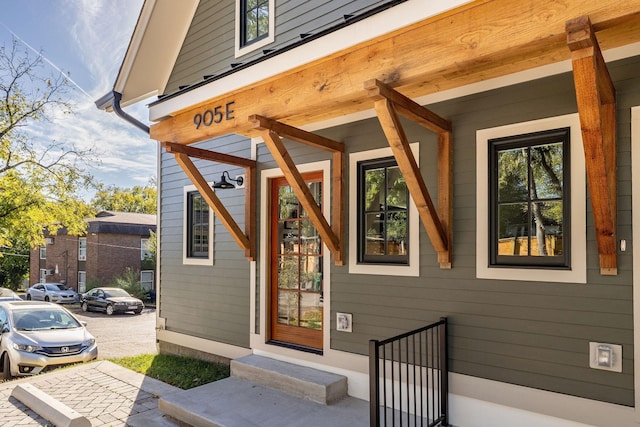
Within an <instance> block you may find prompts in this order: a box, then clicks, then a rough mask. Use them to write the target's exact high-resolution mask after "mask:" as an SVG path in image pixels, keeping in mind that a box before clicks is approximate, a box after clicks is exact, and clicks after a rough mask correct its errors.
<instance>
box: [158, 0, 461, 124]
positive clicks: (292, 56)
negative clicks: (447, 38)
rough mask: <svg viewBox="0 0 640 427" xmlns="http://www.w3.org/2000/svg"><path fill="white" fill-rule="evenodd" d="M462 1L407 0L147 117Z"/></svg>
mask: <svg viewBox="0 0 640 427" xmlns="http://www.w3.org/2000/svg"><path fill="white" fill-rule="evenodd" d="M465 3H469V0H449V1H446V2H442V1H440V2H425V1H424V0H408V1H406V2H404V3H401V4H399V5H397V6H394V7H392V8H390V9H388V10H385V11H384V12H380V13H378V14H376V15H374V16H372V17H370V18H367V19H364V20H362V21H360V22H356V23H354V24H353V25H349V26H348V27H346V28H342V29H340V30H338V31H334V32H333V33H331V34H328V35H326V36H324V37H321V38H319V39H316V40H313V41H311V42H309V43H307V44H304V45H303V46H300V47H298V48H295V49H292V50H290V51H288V52H284V53H281V54H279V55H276V56H274V57H273V58H271V59H267V60H265V61H262V62H260V63H258V64H256V65H254V66H251V67H248V68H245V69H243V70H240V71H237V72H235V73H233V74H231V75H230V76H228V77H225V78H221V79H219V80H215V81H212V82H211V83H209V84H206V85H203V86H201V87H199V88H197V89H193V90H190V91H188V92H185V93H184V94H182V95H178V96H176V97H174V98H171V99H167V100H166V101H163V102H161V103H159V104H157V105H154V106H151V107H150V108H149V119H150V120H151V121H158V120H162V119H163V118H166V117H168V116H172V115H173V114H174V113H175V112H177V111H180V110H182V109H185V108H188V107H190V106H192V105H195V104H198V103H201V102H204V101H206V100H208V99H211V98H215V97H217V96H221V95H223V94H225V93H229V92H232V91H234V90H237V89H240V88H243V87H245V86H248V85H250V84H253V83H255V82H258V81H261V80H265V79H267V78H269V77H273V76H276V75H278V74H280V73H283V72H285V71H288V70H291V69H293V68H296V67H299V66H302V65H304V64H308V63H310V62H313V61H315V60H318V59H321V58H324V57H327V56H330V55H332V54H334V53H336V52H339V51H341V50H343V49H347V48H349V47H352V46H355V45H357V44H359V43H362V42H366V41H367V40H372V39H375V38H376V37H380V36H382V35H384V34H388V33H391V32H393V31H395V30H398V29H401V28H404V27H407V26H409V25H411V24H414V23H416V22H420V21H422V20H425V19H427V18H430V17H433V16H437V15H439V14H441V13H443V12H445V11H447V10H450V9H454V8H456V7H458V6H461V5H463V4H465ZM172 65H173V64H172Z"/></svg>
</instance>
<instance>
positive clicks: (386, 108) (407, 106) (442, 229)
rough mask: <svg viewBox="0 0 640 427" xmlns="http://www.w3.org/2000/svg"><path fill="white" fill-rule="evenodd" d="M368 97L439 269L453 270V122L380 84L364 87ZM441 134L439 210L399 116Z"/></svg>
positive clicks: (375, 83) (372, 81)
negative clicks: (432, 248) (405, 183)
mask: <svg viewBox="0 0 640 427" xmlns="http://www.w3.org/2000/svg"><path fill="white" fill-rule="evenodd" d="M364 87H365V89H366V90H367V92H368V93H369V96H370V97H371V98H373V99H374V101H375V104H374V105H375V109H376V112H377V114H378V119H379V120H380V124H381V125H382V129H383V131H384V133H385V135H386V137H387V140H388V141H389V145H390V146H391V151H392V152H393V155H394V157H395V158H396V162H397V163H398V167H399V168H400V171H402V175H403V176H404V178H405V181H406V182H407V188H408V189H409V193H410V194H411V197H412V198H413V200H414V202H415V204H416V207H417V208H418V213H419V215H420V218H421V220H422V223H423V225H424V227H425V229H426V231H427V235H428V236H429V239H430V240H431V244H432V245H433V247H434V248H435V250H436V251H437V252H438V263H439V264H440V268H447V269H448V268H451V260H452V244H451V241H452V237H453V233H452V229H451V228H452V224H453V222H452V220H453V175H452V171H453V144H452V134H451V129H452V126H451V122H450V121H448V120H446V119H444V118H442V117H440V116H438V115H437V114H435V113H433V112H432V111H430V110H429V109H427V108H424V107H423V106H421V105H420V104H418V103H416V102H415V101H413V100H412V99H410V98H407V97H406V96H404V95H403V94H401V93H399V92H397V91H396V90H394V89H392V88H391V87H390V86H388V85H386V84H385V83H383V82H381V81H379V80H369V81H367V82H365V84H364ZM396 112H397V113H398V114H402V115H403V116H405V117H407V118H408V119H410V120H413V121H415V122H416V123H418V124H420V125H422V126H423V127H425V128H426V129H429V130H431V131H433V132H435V133H437V134H438V209H437V211H436V208H435V207H434V205H433V202H432V200H431V196H430V195H429V190H428V189H427V186H426V184H425V182H424V179H423V178H422V174H421V173H420V168H419V167H418V163H417V162H416V161H415V158H414V157H413V153H412V151H411V149H410V148H409V142H408V140H407V137H406V135H405V133H404V130H403V128H402V124H401V123H400V120H399V119H398V117H397V114H396Z"/></svg>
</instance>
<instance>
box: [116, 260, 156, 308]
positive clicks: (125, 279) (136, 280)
mask: <svg viewBox="0 0 640 427" xmlns="http://www.w3.org/2000/svg"><path fill="white" fill-rule="evenodd" d="M113 286H114V287H116V288H122V289H124V290H125V291H127V292H129V294H131V295H132V296H134V297H136V298H139V299H141V300H143V301H144V300H146V299H148V298H149V293H148V292H147V291H146V290H144V289H142V285H141V284H140V271H138V270H134V269H133V268H131V267H127V268H126V269H125V270H124V272H123V273H122V274H121V275H120V276H117V277H116V278H115V279H114V283H113Z"/></svg>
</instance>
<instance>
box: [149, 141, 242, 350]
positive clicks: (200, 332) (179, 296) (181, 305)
mask: <svg viewBox="0 0 640 427" xmlns="http://www.w3.org/2000/svg"><path fill="white" fill-rule="evenodd" d="M196 146H197V147H200V148H205V149H209V150H215V151H219V152H224V153H228V154H233V155H236V156H241V157H244V158H249V157H250V153H251V151H250V147H251V145H250V142H249V141H248V140H247V139H245V138H242V137H238V136H235V135H230V136H228V137H223V138H219V139H216V140H215V141H213V142H203V143H200V144H196ZM192 160H193V161H194V163H195V164H196V166H197V167H198V169H199V170H200V171H201V173H202V174H203V176H204V178H205V179H206V180H207V181H209V182H212V181H218V180H219V179H220V175H221V173H222V172H223V171H225V170H228V171H229V173H230V175H231V177H234V176H236V175H240V174H242V173H244V169H241V168H240V169H239V168H234V167H231V166H226V165H224V164H219V163H214V162H208V161H204V160H197V159H192ZM162 171H163V172H162V176H161V189H162V191H161V195H160V196H161V198H162V202H161V203H162V208H161V209H162V211H161V216H160V221H161V223H160V225H161V230H162V231H161V234H160V239H161V241H160V244H161V246H160V251H161V252H160V256H161V259H162V262H161V264H160V268H161V271H160V275H161V293H160V298H161V301H160V317H163V318H165V319H166V328H167V330H170V331H173V332H179V333H184V334H187V335H191V336H195V337H199V338H205V339H209V340H213V341H218V342H223V343H227V344H233V345H237V346H242V347H248V346H249V316H248V313H249V289H250V286H249V285H250V284H249V271H250V270H249V266H250V264H249V262H248V261H247V259H246V258H245V256H244V251H243V250H241V249H240V248H239V247H238V245H237V244H236V242H235V241H234V240H233V238H232V237H231V235H230V234H229V233H228V232H227V230H226V229H225V228H224V226H223V225H222V224H221V223H220V221H219V220H218V219H217V218H216V217H215V215H214V236H213V239H214V244H213V252H214V263H213V266H198V265H183V264H182V244H183V243H182V239H183V223H182V221H183V220H182V218H183V212H184V206H183V187H184V186H187V185H191V181H189V179H188V178H187V176H186V175H185V174H184V172H183V171H182V169H181V168H180V167H179V166H178V165H177V164H176V162H175V159H174V156H173V155H172V154H166V153H163V154H162ZM216 194H217V195H218V197H219V198H220V199H221V201H222V203H223V204H224V206H225V208H226V209H227V210H228V211H229V212H230V213H231V215H232V216H233V218H234V219H235V220H236V221H237V223H238V225H239V226H240V228H241V229H243V230H244V203H245V199H244V190H218V191H217V193H216Z"/></svg>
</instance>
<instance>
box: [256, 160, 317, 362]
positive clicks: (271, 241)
mask: <svg viewBox="0 0 640 427" xmlns="http://www.w3.org/2000/svg"><path fill="white" fill-rule="evenodd" d="M302 177H303V178H304V180H305V182H307V181H308V180H309V181H314V182H318V181H319V182H320V183H321V186H322V187H321V188H322V193H321V194H322V196H321V197H322V201H321V203H322V205H323V206H324V203H326V198H325V194H326V193H325V191H326V181H325V176H324V171H323V170H322V169H318V170H314V171H308V172H304V173H303V174H302ZM277 182H278V183H279V184H278V185H282V183H284V184H285V185H288V184H287V181H286V179H285V177H284V176H274V177H271V178H270V179H268V180H267V183H268V184H267V185H268V199H269V205H268V206H269V207H268V210H267V224H268V227H269V232H268V233H267V236H268V241H267V242H266V244H267V247H268V248H269V251H268V256H267V257H266V258H267V259H265V260H264V261H265V262H266V263H267V265H268V270H269V273H268V275H267V276H266V277H267V280H268V281H267V284H266V285H267V286H266V287H267V292H268V299H269V301H268V306H269V310H268V326H269V334H268V340H269V341H271V342H275V343H282V344H284V345H287V346H292V347H300V348H304V349H309V350H313V351H322V350H323V348H324V329H325V322H326V321H327V316H325V313H324V304H323V305H322V306H321V313H322V327H321V329H320V330H313V329H308V328H304V327H298V326H289V325H282V324H278V322H277V313H278V303H279V301H278V297H277V295H278V284H277V280H278V266H277V256H275V255H276V254H277V253H278V239H277V238H276V237H275V236H274V234H273V232H272V230H273V229H274V224H275V223H277V221H278V220H277V218H274V211H275V210H276V209H277V207H276V203H277V194H276V192H275V191H274V190H275V188H274V187H275V185H276V183H277ZM326 256H328V253H327V251H326V250H325V244H324V243H323V244H322V248H321V254H320V257H321V263H323V264H322V271H323V283H324V280H325V267H324V257H326ZM323 292H324V286H323ZM276 328H278V329H279V331H278V332H277V334H278V335H279V336H278V337H275V335H276V331H275V329H276Z"/></svg>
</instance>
